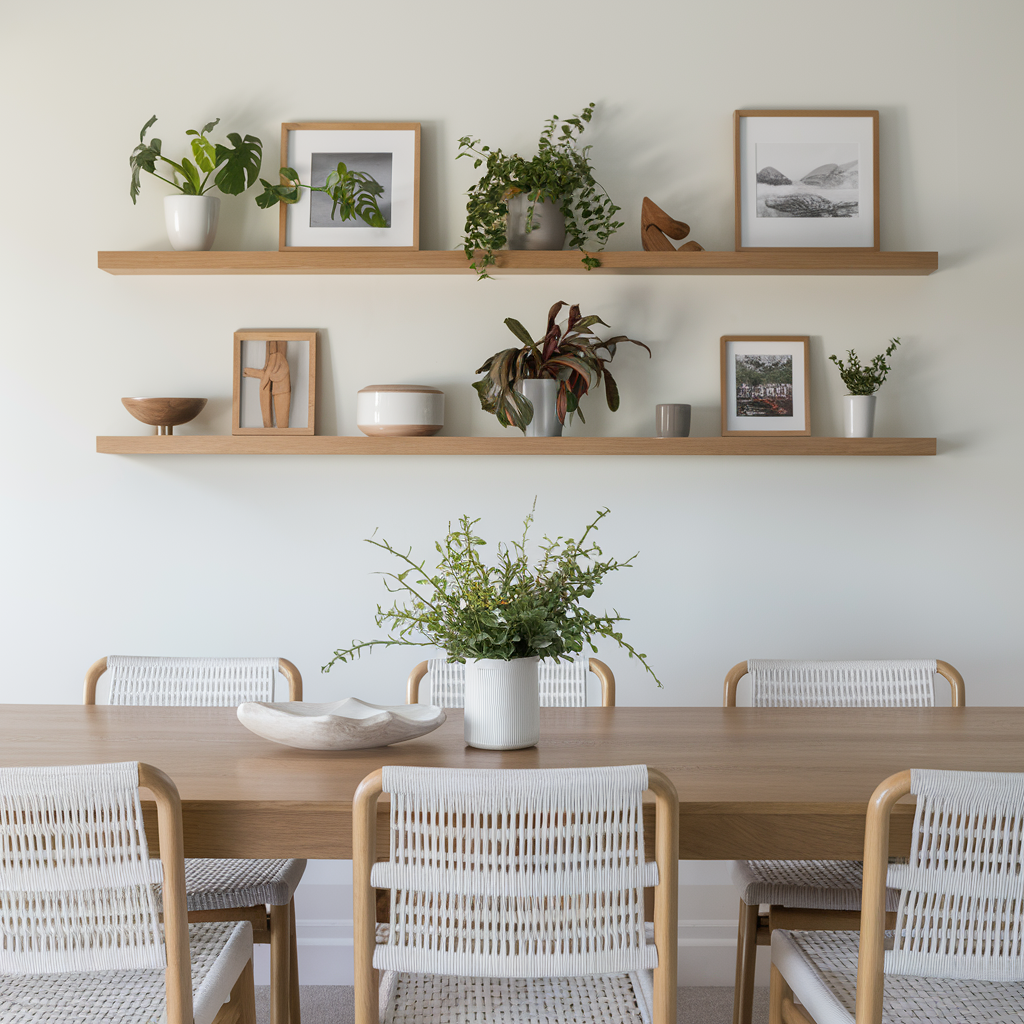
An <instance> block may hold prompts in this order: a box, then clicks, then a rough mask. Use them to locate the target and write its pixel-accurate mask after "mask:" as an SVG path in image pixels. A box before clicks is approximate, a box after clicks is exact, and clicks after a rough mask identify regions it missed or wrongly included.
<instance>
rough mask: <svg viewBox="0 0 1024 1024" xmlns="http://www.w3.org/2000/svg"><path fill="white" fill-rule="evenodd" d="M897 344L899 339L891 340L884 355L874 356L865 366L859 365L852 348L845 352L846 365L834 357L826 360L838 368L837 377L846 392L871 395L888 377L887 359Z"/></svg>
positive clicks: (858, 359)
mask: <svg viewBox="0 0 1024 1024" xmlns="http://www.w3.org/2000/svg"><path fill="white" fill-rule="evenodd" d="M899 343H900V339H899V338H891V339H890V342H889V347H888V348H887V349H886V350H885V355H878V356H875V358H874V359H872V360H871V362H870V363H868V364H867V366H862V365H861V361H860V358H859V357H858V356H857V353H856V352H854V351H853V349H852V348H850V349H847V350H846V356H847V360H848V362H846V363H844V362H843V361H842V360H841V359H840V358H839V357H838V356H835V355H831V356H829V357H828V358H829V359H830V360H831V361H832V362H833V363H835V364H836V366H838V367H839V376H840V377H842V379H843V383H844V384H845V385H846V390H847V391H849V392H850V394H851V395H873V394H874V393H875V392H876V391H877V390H878V389H879V388H880V387H881V386H882V385H883V384H884V383H885V378H886V377H888V376H889V370H890V369H891V367H890V366H889V363H888V362H887V359H888V357H889V356H891V355H892V354H893V352H895V351H896V346H897V345H898V344H899Z"/></svg>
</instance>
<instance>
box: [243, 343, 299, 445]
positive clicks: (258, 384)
mask: <svg viewBox="0 0 1024 1024" xmlns="http://www.w3.org/2000/svg"><path fill="white" fill-rule="evenodd" d="M318 337H319V334H318V332H317V331H277V330H274V331H235V341H234V385H233V388H232V396H231V433H232V434H234V435H255V434H262V435H268V434H280V435H292V436H295V435H300V436H301V435H307V436H308V435H312V434H315V433H316V363H317V341H318ZM261 342H262V343H264V344H263V347H262V348H260V346H259V343H261ZM271 345H273V346H275V348H274V350H271V348H270V346H271ZM281 345H284V346H285V348H284V349H281V348H280V346H281ZM282 358H283V361H284V366H283V367H282V365H281V363H282ZM246 370H251V371H254V372H250V373H246V372H245V371H246ZM282 383H287V390H285V389H284V388H282V387H280V385H281V384H282ZM285 410H287V411H286V412H285ZM303 411H304V412H305V416H304V417H303V415H302V413H303ZM282 414H285V415H287V416H288V422H289V426H287V427H282V426H279V425H278V417H279V416H281V415H282ZM268 415H269V416H270V418H271V422H272V424H273V425H272V426H266V425H264V426H259V425H254V423H256V421H257V420H258V419H263V421H264V423H266V420H267V416H268ZM303 419H305V423H304V424H303V422H302V421H303ZM292 423H296V425H295V426H291V424H292Z"/></svg>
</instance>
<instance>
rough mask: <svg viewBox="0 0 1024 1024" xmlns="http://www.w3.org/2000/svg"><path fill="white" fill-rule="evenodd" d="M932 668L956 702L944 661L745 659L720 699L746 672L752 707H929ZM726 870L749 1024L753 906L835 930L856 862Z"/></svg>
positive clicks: (856, 904)
mask: <svg viewBox="0 0 1024 1024" xmlns="http://www.w3.org/2000/svg"><path fill="white" fill-rule="evenodd" d="M936 672H942V673H943V674H944V675H946V676H947V678H948V679H949V681H950V684H951V686H952V687H953V701H954V704H956V703H959V702H960V700H961V698H962V687H963V680H962V679H960V674H959V673H958V672H956V670H955V669H953V668H952V667H951V666H949V665H946V663H945V662H938V661H935V660H919V661H911V660H903V661H777V660H766V659H750V660H748V661H746V662H741V663H740V664H739V665H737V666H735V667H734V668H733V669H732V670H731V671H730V673H729V675H728V676H727V677H726V690H725V703H726V706H731V705H734V704H735V703H736V686H737V684H738V682H739V680H740V679H741V678H743V677H744V676H749V677H750V702H751V705H752V706H754V707H764V708H769V707H771V708H820V707H839V708H854V707H863V708H868V707H871V708H876V707H886V708H919V707H934V705H935V683H934V676H935V673H936ZM958 686H959V689H958ZM731 874H732V878H733V881H734V882H735V884H736V885H737V887H738V888H739V889H740V893H741V896H740V921H739V936H738V941H737V949H736V959H737V970H736V977H737V985H736V1008H735V1018H736V1021H737V1022H738V1024H750V1019H751V1007H752V1000H753V977H754V960H755V957H756V953H757V945H756V941H757V930H758V928H759V927H760V926H759V924H758V911H757V908H758V907H759V906H760V905H761V904H767V905H768V906H769V907H785V908H787V909H791V910H792V909H797V910H803V911H818V912H820V913H821V914H822V915H825V914H831V915H833V916H832V917H831V918H828V917H822V927H832V928H835V927H841V925H840V924H839V923H838V921H837V918H836V917H835V916H834V915H836V914H837V913H851V914H856V913H857V912H859V911H860V903H861V897H860V889H861V881H862V879H861V875H862V865H861V863H860V862H859V861H825V860H816V861H795V860H788V861H769V860H760V861H737V862H735V863H733V864H732V866H731ZM896 899H897V894H896V892H895V891H894V890H892V891H889V892H888V893H887V894H886V907H887V909H888V910H890V911H894V910H895V909H896ZM773 914H774V912H770V914H769V920H768V925H767V927H768V930H769V931H771V930H772V929H773V928H774V922H773ZM805 920H806V915H805ZM807 926H808V927H810V925H807ZM847 926H849V927H854V928H855V927H856V919H855V918H854V919H850V920H849V921H848V922H847ZM761 931H762V932H763V931H764V928H763V927H761Z"/></svg>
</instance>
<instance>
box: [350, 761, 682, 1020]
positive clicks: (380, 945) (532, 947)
mask: <svg viewBox="0 0 1024 1024" xmlns="http://www.w3.org/2000/svg"><path fill="white" fill-rule="evenodd" d="M651 776H652V777H651V779H650V781H649V779H648V771H647V768H646V767H645V766H643V765H636V766H629V767H622V768H577V769H568V770H521V769H519V770H516V769H504V770H501V769H499V770H474V769H462V770H450V769H429V768H412V767H406V766H402V767H388V768H384V769H382V770H381V771H380V772H377V773H375V774H374V775H371V776H370V777H369V778H368V779H366V780H364V782H363V784H362V785H361V786H360V787H359V793H358V795H357V798H356V805H355V808H354V811H353V819H354V822H355V829H356V835H355V841H354V852H355V854H356V860H355V863H354V867H353V871H354V875H353V877H354V881H355V896H356V922H355V924H356V1007H357V1018H356V1019H357V1024H377V1022H378V1021H380V1022H386V1024H405V1022H408V1024H411V1022H413V1021H416V1022H417V1024H427V1022H436V1024H457V1022H463V1021H466V1022H469V1021H482V1020H487V1021H489V1022H490V1021H501V1022H506V1021H507V1022H513V1021H515V1022H517V1024H525V1022H527V1021H529V1022H551V1024H554V1022H556V1021H557V1022H565V1024H570V1022H571V1024H603V1022H605V1021H607V1022H612V1021H616V1022H630V1024H640V1022H641V1021H642V1022H644V1024H650V1021H651V1020H652V1015H657V1018H658V1019H659V1020H666V1019H667V1017H668V1015H669V1014H670V1013H672V1012H673V1011H674V1007H675V948H674V946H675V943H674V942H673V941H672V940H673V939H674V938H675V929H676V925H675V919H674V917H673V915H672V911H674V910H675V902H674V898H675V886H674V884H673V883H674V880H675V879H674V874H673V872H674V870H675V863H674V862H673V863H671V864H670V863H669V861H670V860H671V859H672V858H674V857H676V856H677V855H678V847H677V846H676V848H675V849H672V848H671V847H672V846H674V845H675V844H674V841H673V840H674V830H673V829H671V828H670V827H669V826H668V824H667V822H668V821H672V822H674V821H677V820H678V817H677V816H678V800H677V798H676V796H675V791H674V790H673V789H672V788H671V783H669V782H668V781H667V780H666V779H664V777H663V776H662V775H660V773H655V772H652V773H651ZM648 785H650V788H652V789H654V791H655V794H656V796H657V799H658V828H659V829H663V828H664V829H668V832H669V833H671V834H672V837H673V838H672V839H669V840H667V841H666V842H665V843H664V844H663V845H660V846H659V862H658V863H655V862H649V861H647V859H646V856H645V853H644V829H643V793H644V791H645V790H646V789H647V788H648ZM381 791H386V792H387V793H389V794H390V804H391V845H390V856H389V859H388V860H387V861H382V862H379V863H372V850H371V849H370V848H369V847H368V846H367V839H368V835H369V828H370V826H369V824H368V823H369V822H371V821H375V819H376V811H375V808H376V801H377V797H378V796H379V794H380V792H381ZM659 877H661V878H666V879H667V881H664V882H662V884H661V886H659V891H658V899H657V900H656V905H655V925H654V926H653V929H657V934H658V936H659V937H660V941H659V942H658V943H655V941H654V936H655V931H654V930H653V929H652V926H649V925H648V924H646V923H645V921H644V888H645V887H648V886H654V885H658V884H659ZM371 887H378V888H384V889H387V890H389V891H390V922H389V924H388V926H387V927H381V926H379V925H375V924H374V921H373V898H372V888H371ZM361 940H362V941H361ZM366 940H375V941H374V943H373V946H372V954H371V955H367V954H368V949H367V948H366V947H365V946H364V945H363V944H362V942H365V941H366ZM371 967H375V968H377V969H378V970H380V971H381V980H380V988H379V991H378V992H377V993H376V999H375V1000H373V1003H375V1004H376V1012H375V1013H373V1015H372V1016H366V1017H362V1018H361V1017H360V1016H359V1013H360V1007H364V1008H366V1007H368V1006H370V1005H372V1004H371V1003H370V1002H369V1001H368V1000H367V999H366V993H367V986H368V985H369V984H370V981H369V974H370V968H371ZM655 968H656V971H655ZM655 974H657V982H656V981H655ZM656 993H657V994H656ZM659 1006H660V1007H661V1009H660V1010H658V1007H659Z"/></svg>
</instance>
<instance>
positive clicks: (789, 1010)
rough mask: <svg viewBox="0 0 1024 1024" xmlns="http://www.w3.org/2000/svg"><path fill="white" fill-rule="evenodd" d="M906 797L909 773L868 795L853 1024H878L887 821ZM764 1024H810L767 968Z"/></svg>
mask: <svg viewBox="0 0 1024 1024" xmlns="http://www.w3.org/2000/svg"><path fill="white" fill-rule="evenodd" d="M909 792H910V772H909V771H903V772H897V773H896V774H895V775H890V776H889V778H887V779H886V780H885V781H884V782H882V783H881V784H880V785H879V786H878V788H877V789H876V790H875V791H874V793H873V794H872V795H871V800H870V802H869V803H868V813H867V820H866V823H865V828H864V884H863V891H862V895H861V926H860V944H859V948H858V953H857V1008H856V1014H855V1020H856V1024H881V1021H882V996H883V993H884V991H885V929H886V927H893V926H894V925H895V922H894V921H892V920H890V919H891V918H894V917H895V915H894V914H886V912H885V880H886V873H887V870H888V866H889V820H890V814H891V812H892V809H893V807H894V806H895V804H896V802H897V801H898V800H900V799H901V798H902V797H905V796H906V795H907V794H908V793H909ZM768 1024H815V1022H814V1020H813V1019H812V1018H811V1017H810V1016H809V1015H808V1014H807V1012H806V1011H805V1010H804V1009H803V1007H801V1006H798V1005H796V1004H795V1003H794V1002H793V990H792V989H791V988H790V987H789V985H788V984H787V982H786V979H785V978H784V977H783V976H782V972H781V971H780V970H779V969H778V968H777V967H776V966H775V964H772V974H771V988H770V990H769V995H768Z"/></svg>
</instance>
